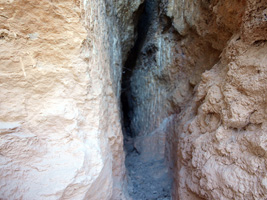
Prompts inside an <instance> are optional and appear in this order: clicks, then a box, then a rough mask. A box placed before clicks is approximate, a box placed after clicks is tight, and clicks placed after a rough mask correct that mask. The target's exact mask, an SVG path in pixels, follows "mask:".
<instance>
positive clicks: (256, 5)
mask: <svg viewBox="0 0 267 200" xmlns="http://www.w3.org/2000/svg"><path fill="white" fill-rule="evenodd" d="M207 2H208V1H199V2H195V1H179V0H178V1H172V2H171V4H169V7H168V15H169V16H171V17H173V19H174V20H173V23H174V26H175V27H176V29H177V30H178V31H179V33H180V34H182V35H184V36H185V37H188V35H190V32H191V31H192V29H193V30H194V31H195V32H196V33H197V35H198V36H199V37H200V39H201V40H203V41H208V42H209V43H210V44H211V46H212V47H213V48H215V49H217V50H220V51H222V53H221V55H220V60H219V61H218V62H217V63H216V64H215V65H214V66H213V67H212V68H211V69H210V70H207V71H206V72H205V73H203V74H202V75H201V81H200V83H199V84H198V85H197V86H196V87H195V88H194V95H193V97H192V99H191V100H190V101H189V102H188V103H187V104H186V106H185V108H184V109H182V111H181V113H180V114H179V115H178V116H177V118H176V119H175V123H174V124H175V125H174V129H175V131H173V136H174V137H172V139H173V141H170V143H171V144H172V145H173V146H171V147H172V148H173V149H172V153H173V154H172V156H171V157H172V158H174V159H175V158H177V160H175V166H174V180H175V184H174V189H173V192H174V199H266V197H267V193H266V164H267V163H266V155H267V154H266V139H267V136H266V132H267V127H266V125H267V124H266V90H267V81H266V78H267V73H266V69H267V65H266V63H267V62H266V61H267V60H266V52H267V51H266V50H267V43H266V39H267V23H266V21H267V18H266V9H267V8H266V7H267V5H266V1H250V0H248V1H209V3H207ZM177 10H180V12H176V11H177ZM189 37H190V36H189ZM191 52H195V50H194V49H192V51H191Z"/></svg>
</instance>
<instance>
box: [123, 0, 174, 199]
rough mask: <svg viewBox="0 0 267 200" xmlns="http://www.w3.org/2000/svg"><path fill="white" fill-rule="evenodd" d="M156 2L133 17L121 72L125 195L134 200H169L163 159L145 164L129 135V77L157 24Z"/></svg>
mask: <svg viewBox="0 0 267 200" xmlns="http://www.w3.org/2000/svg"><path fill="white" fill-rule="evenodd" d="M158 2H159V1H158V0H145V1H144V3H143V4H141V5H140V7H139V9H138V10H137V11H136V12H135V13H134V23H135V34H136V40H135V43H134V46H133V48H132V49H131V50H130V52H129V54H128V57H127V59H126V62H125V64H124V67H123V70H122V82H121V118H122V129H123V136H124V149H125V152H126V161H125V165H126V169H127V174H128V177H129V179H128V192H129V194H130V196H131V197H132V198H133V199H138V200H147V199H158V200H170V199H171V184H172V183H171V182H172V180H171V178H170V176H169V171H168V167H167V165H166V163H165V162H164V159H162V158H161V159H158V160H151V159H147V160H146V159H144V158H142V156H143V154H142V153H143V152H141V151H140V152H139V149H137V148H136V146H135V142H136V138H138V133H135V132H134V131H132V128H131V120H132V119H133V115H134V112H133V111H134V103H133V101H134V99H133V98H134V97H133V94H132V90H131V77H132V75H133V73H134V70H135V69H136V67H137V64H138V63H137V61H138V59H139V55H140V54H141V53H140V52H141V50H142V48H143V47H144V45H145V43H146V41H148V40H147V39H149V38H148V37H150V34H151V32H153V31H154V30H153V28H152V26H153V23H156V20H155V18H157V17H158V6H159V3H158ZM155 13H156V14H155ZM151 30H152V31H151ZM146 145H150V144H149V143H148V144H146ZM149 157H150V156H149Z"/></svg>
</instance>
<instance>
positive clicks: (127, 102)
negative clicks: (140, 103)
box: [121, 0, 151, 137]
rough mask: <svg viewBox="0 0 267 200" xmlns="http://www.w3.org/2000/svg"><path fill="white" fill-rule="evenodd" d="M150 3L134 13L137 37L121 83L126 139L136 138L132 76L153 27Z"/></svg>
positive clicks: (122, 114)
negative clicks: (133, 125) (133, 121)
mask: <svg viewBox="0 0 267 200" xmlns="http://www.w3.org/2000/svg"><path fill="white" fill-rule="evenodd" d="M148 4H149V3H148V1H146V0H145V1H144V3H143V4H141V5H140V6H139V8H138V10H137V11H136V12H135V13H134V19H133V21H134V24H135V34H136V35H137V37H136V40H135V43H134V46H133V48H132V49H131V50H130V52H129V53H128V58H127V59H126V62H125V64H124V66H123V70H122V81H121V118H122V128H123V135H124V137H134V135H133V133H132V131H131V118H132V115H133V104H132V95H131V87H130V83H131V76H132V73H133V70H134V68H135V66H136V62H137V59H138V55H139V54H140V51H141V49H142V47H143V45H144V42H145V39H146V37H147V33H148V29H149V26H150V25H151V11H150V7H149V5H148Z"/></svg>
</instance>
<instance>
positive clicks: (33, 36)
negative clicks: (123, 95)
mask: <svg viewBox="0 0 267 200" xmlns="http://www.w3.org/2000/svg"><path fill="white" fill-rule="evenodd" d="M141 2H142V1H141V0H140V1H134V2H132V1H109V2H108V3H107V2H106V1H83V2H80V1H78V0H67V1H45V0H41V1H29V0H14V1H8V0H2V1H0V9H1V15H0V43H1V47H0V60H1V61H0V65H1V72H0V87H1V93H0V99H1V103H0V110H1V114H0V157H1V158H0V199H92V200H93V199H95V200H99V199H101V200H102V199H124V198H125V195H127V191H123V190H124V185H125V184H124V179H125V168H124V153H123V148H122V141H123V140H122V133H121V124H120V113H119V104H118V96H119V90H120V89H119V88H120V84H119V82H120V77H121V75H120V74H121V68H122V66H121V65H122V62H123V56H124V54H125V52H127V51H129V48H130V47H131V45H132V43H133V39H134V21H133V14H134V11H135V10H136V9H137V8H138V6H139V4H140V3H141ZM99 191H101V192H99Z"/></svg>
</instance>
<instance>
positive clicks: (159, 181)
mask: <svg viewBox="0 0 267 200" xmlns="http://www.w3.org/2000/svg"><path fill="white" fill-rule="evenodd" d="M132 141H133V139H128V142H126V149H127V155H126V168H127V171H128V175H129V179H130V180H129V184H128V185H129V186H128V187H129V188H128V190H129V193H130V196H131V197H132V198H133V200H171V185H172V181H171V177H170V175H169V172H168V167H167V165H166V163H165V161H164V160H163V159H161V160H143V159H142V156H141V154H140V153H139V152H138V151H137V150H136V149H135V148H134V147H133V142H132Z"/></svg>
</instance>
